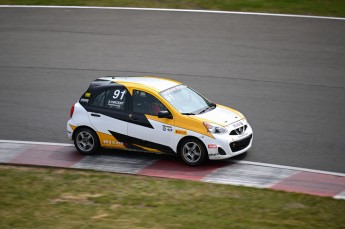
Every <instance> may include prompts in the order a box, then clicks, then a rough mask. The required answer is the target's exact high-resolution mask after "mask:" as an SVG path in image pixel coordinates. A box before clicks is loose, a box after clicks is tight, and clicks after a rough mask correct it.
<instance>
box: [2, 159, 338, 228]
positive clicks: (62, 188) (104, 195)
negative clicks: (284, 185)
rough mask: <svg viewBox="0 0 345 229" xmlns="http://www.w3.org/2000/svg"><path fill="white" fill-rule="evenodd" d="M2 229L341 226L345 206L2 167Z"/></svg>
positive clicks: (220, 188)
mask: <svg viewBox="0 0 345 229" xmlns="http://www.w3.org/2000/svg"><path fill="white" fill-rule="evenodd" d="M0 184H1V188H0V217H1V220H0V228H2V229H6V228H44V229H47V228H246V229H247V228H323V229H324V228H328V229H329V228H344V227H345V217H344V212H345V201H343V200H335V199H332V198H324V197H317V196H311V195H303V194H296V193H285V192H280V191H273V190H266V189H255V188H246V187H236V186H230V185H219V184H210V183H202V182H191V181H183V180H170V179H157V178H151V177H143V176H131V175H120V174H111V173H103V172H92V171H78V170H63V169H53V168H28V167H12V166H0Z"/></svg>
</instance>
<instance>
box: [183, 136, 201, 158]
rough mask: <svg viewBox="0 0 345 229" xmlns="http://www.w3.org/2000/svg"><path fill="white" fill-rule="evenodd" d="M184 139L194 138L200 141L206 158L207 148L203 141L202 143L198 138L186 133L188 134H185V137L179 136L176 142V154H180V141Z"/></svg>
mask: <svg viewBox="0 0 345 229" xmlns="http://www.w3.org/2000/svg"><path fill="white" fill-rule="evenodd" d="M186 139H196V140H198V141H199V142H201V144H202V145H203V147H204V149H205V152H206V155H207V158H208V150H207V147H206V145H205V143H204V142H203V141H202V140H200V138H198V137H195V136H191V135H188V136H185V137H183V138H181V139H180V141H179V142H178V144H177V147H176V152H177V154H178V155H180V148H181V144H182V142H183V141H184V140H186Z"/></svg>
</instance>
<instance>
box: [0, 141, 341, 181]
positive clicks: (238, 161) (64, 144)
mask: <svg viewBox="0 0 345 229" xmlns="http://www.w3.org/2000/svg"><path fill="white" fill-rule="evenodd" d="M0 143H15V144H31V145H53V146H74V145H73V144H67V143H54V142H35V141H15V140H0ZM231 161H233V162H235V163H238V164H244V165H257V166H264V167H271V168H280V169H290V170H296V171H302V172H312V173H320V174H326V175H334V176H342V177H345V174H344V173H336V172H329V171H322V170H315V169H306V168H299V167H292V166H285V165H275V164H268V163H261V162H254V161H241V160H231Z"/></svg>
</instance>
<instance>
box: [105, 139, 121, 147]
mask: <svg viewBox="0 0 345 229" xmlns="http://www.w3.org/2000/svg"><path fill="white" fill-rule="evenodd" d="M103 143H104V144H107V145H121V146H122V145H123V142H117V141H110V140H104V141H103Z"/></svg>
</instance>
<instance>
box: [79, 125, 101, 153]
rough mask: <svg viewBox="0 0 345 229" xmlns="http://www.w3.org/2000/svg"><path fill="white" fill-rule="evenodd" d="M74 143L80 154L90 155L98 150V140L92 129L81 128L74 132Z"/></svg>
mask: <svg viewBox="0 0 345 229" xmlns="http://www.w3.org/2000/svg"><path fill="white" fill-rule="evenodd" d="M74 145H75V147H76V148H77V150H78V151H79V152H80V153H81V154H84V155H91V154H95V153H96V151H97V150H98V148H99V140H98V137H97V135H96V133H95V132H94V131H93V130H91V129H89V128H81V129H79V130H78V131H77V133H76V134H75V138H74Z"/></svg>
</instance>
